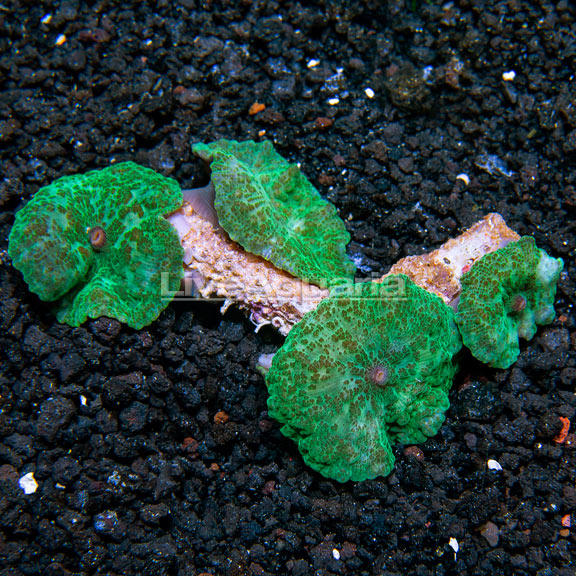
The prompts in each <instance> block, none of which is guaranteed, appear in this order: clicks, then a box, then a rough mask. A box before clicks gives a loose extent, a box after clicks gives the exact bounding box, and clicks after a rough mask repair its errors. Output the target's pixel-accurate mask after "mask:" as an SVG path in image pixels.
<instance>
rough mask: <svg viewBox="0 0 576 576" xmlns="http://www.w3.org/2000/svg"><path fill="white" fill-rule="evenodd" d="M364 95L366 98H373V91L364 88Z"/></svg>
mask: <svg viewBox="0 0 576 576" xmlns="http://www.w3.org/2000/svg"><path fill="white" fill-rule="evenodd" d="M364 94H366V96H367V97H368V98H374V90H372V88H365V89H364Z"/></svg>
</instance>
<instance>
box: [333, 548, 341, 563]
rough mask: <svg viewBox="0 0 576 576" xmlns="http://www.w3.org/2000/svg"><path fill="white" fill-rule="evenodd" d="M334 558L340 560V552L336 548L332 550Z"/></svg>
mask: <svg viewBox="0 0 576 576" xmlns="http://www.w3.org/2000/svg"><path fill="white" fill-rule="evenodd" d="M332 556H333V557H334V559H335V560H340V551H339V550H337V549H336V548H334V549H333V550H332Z"/></svg>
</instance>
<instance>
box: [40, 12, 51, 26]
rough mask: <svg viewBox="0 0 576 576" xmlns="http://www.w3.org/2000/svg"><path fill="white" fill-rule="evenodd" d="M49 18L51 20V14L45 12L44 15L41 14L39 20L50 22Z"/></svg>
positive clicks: (43, 22) (45, 22) (44, 22)
mask: <svg viewBox="0 0 576 576" xmlns="http://www.w3.org/2000/svg"><path fill="white" fill-rule="evenodd" d="M51 20H52V14H46V16H43V17H42V18H41V19H40V22H42V24H50V21H51Z"/></svg>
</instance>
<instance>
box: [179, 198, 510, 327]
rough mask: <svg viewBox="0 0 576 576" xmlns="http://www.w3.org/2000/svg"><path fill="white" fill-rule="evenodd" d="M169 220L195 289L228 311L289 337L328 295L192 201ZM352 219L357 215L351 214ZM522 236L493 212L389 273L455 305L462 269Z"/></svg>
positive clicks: (395, 266)
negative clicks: (246, 245)
mask: <svg viewBox="0 0 576 576" xmlns="http://www.w3.org/2000/svg"><path fill="white" fill-rule="evenodd" d="M168 219H169V220H170V222H171V223H172V224H173V225H174V227H175V228H176V230H177V232H178V234H179V236H180V241H181V242H182V246H183V248H184V266H185V271H186V275H187V276H188V278H189V281H190V282H193V283H194V285H195V288H194V290H195V292H196V293H197V294H198V295H199V296H200V297H202V298H214V297H216V298H218V299H221V300H222V301H223V302H224V304H223V310H222V311H225V310H226V309H227V308H228V307H229V306H230V305H231V304H236V305H237V306H239V307H240V308H241V309H243V310H245V311H247V312H248V314H249V315H250V319H251V320H252V322H253V323H254V324H255V325H256V328H257V329H259V328H260V327H262V326H265V325H267V324H271V325H272V327H274V328H276V329H277V330H278V331H279V332H280V333H281V334H282V335H284V336H285V335H287V334H288V332H289V331H290V329H291V328H292V326H294V325H295V324H296V323H298V322H299V321H300V320H301V319H302V317H303V316H304V314H306V312H309V311H311V310H314V309H315V308H316V306H317V305H318V304H319V303H320V301H321V300H323V299H324V298H326V297H327V296H328V290H326V289H323V288H319V287H318V286H314V285H312V284H308V283H306V282H304V281H302V280H299V279H298V278H295V277H294V276H292V275H291V274H289V273H287V272H284V271H282V270H279V269H278V268H276V267H275V266H274V265H273V264H272V263H271V262H268V261H266V260H264V259H263V258H261V257H259V256H256V255H254V254H250V253H248V252H246V251H245V250H244V249H243V248H242V247H241V246H239V245H238V244H236V243H235V242H232V241H231V240H230V238H229V237H228V235H227V234H226V233H225V232H224V231H223V230H222V229H220V228H218V227H214V226H213V225H212V224H211V223H210V222H208V221H207V220H205V219H204V218H202V217H201V216H200V215H198V214H197V213H196V212H194V209H193V208H192V207H191V206H190V205H189V204H185V205H184V206H183V207H182V208H181V209H180V210H178V211H176V212H174V213H173V214H171V215H170V216H169V217H168ZM348 219H349V220H351V219H352V215H351V214H350V215H349V217H348ZM518 238H519V236H518V234H516V232H514V231H513V230H511V229H510V228H509V227H508V226H506V223H505V222H504V220H503V219H502V217H501V216H500V215H499V214H488V215H487V216H485V217H484V218H483V219H482V220H480V222H477V223H476V224H474V225H473V226H472V227H471V228H470V229H468V230H467V231H466V232H464V233H463V234H461V235H460V236H458V237H456V238H453V239H451V240H448V241H447V242H446V243H444V244H443V245H442V246H440V248H438V249H437V250H434V251H433V252H430V253H428V254H423V255H420V256H408V257H406V258H403V259H402V260H400V261H399V262H397V263H396V264H395V265H394V266H393V267H392V268H391V270H390V272H389V273H398V274H399V273H402V274H407V275H408V276H409V277H410V278H411V279H412V280H413V281H414V282H415V283H416V284H418V286H420V287H422V288H424V289H425V290H428V291H430V292H432V293H434V294H438V295H439V296H440V297H441V298H442V299H443V300H444V302H446V303H447V304H452V305H454V304H455V303H456V302H457V299H458V296H459V294H460V289H461V288H460V277H461V276H462V274H463V273H464V272H466V271H467V270H468V269H469V268H470V266H471V265H472V264H473V263H474V262H475V261H476V260H477V259H478V258H480V257H482V256H483V255H484V254H488V253H489V252H493V251H494V250H497V249H498V248H501V247H502V246H505V245H506V244H507V243H508V242H511V241H514V240H517V239H518ZM357 264H358V262H357ZM184 294H186V291H185V293H184Z"/></svg>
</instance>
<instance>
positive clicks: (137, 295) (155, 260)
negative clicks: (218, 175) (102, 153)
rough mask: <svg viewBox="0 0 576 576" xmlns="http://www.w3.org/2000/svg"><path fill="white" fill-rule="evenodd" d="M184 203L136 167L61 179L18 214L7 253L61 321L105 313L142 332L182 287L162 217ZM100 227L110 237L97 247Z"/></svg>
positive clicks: (167, 183)
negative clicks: (95, 237)
mask: <svg viewBox="0 0 576 576" xmlns="http://www.w3.org/2000/svg"><path fill="white" fill-rule="evenodd" d="M181 204H182V193H181V191H180V187H179V185H178V183H177V182H176V181H175V180H172V179H170V178H166V177H164V176H162V175H160V174H157V173H156V172H154V171H153V170H150V169H148V168H143V167H141V166H138V165H137V164H134V163H133V162H124V163H120V164H115V165H113V166H110V167H109V168H104V169H102V170H95V171H92V172H88V173H87V174H81V175H74V176H64V177H62V178H59V179H58V180H56V181H55V182H53V183H52V184H50V185H49V186H46V187H44V188H41V189H40V190H39V191H38V192H37V194H36V195H35V196H34V198H33V199H32V200H31V201H30V202H29V203H28V204H27V205H26V206H25V207H24V208H23V209H22V210H20V212H18V213H17V214H16V221H15V223H14V226H13V228H12V231H11V233H10V238H9V241H10V245H9V249H8V251H9V254H10V256H11V257H12V261H13V264H14V266H15V267H16V268H17V269H18V270H20V271H21V272H22V275H23V276H24V280H25V281H26V282H27V284H28V286H29V287H30V290H31V291H32V292H35V293H36V294H38V296H39V297H40V298H41V299H42V300H47V301H54V302H55V311H56V315H57V317H58V320H59V321H60V322H65V323H67V324H70V325H72V326H78V325H80V324H81V323H82V322H84V321H85V320H86V319H87V318H88V317H90V318H98V317H100V316H107V317H110V318H116V319H118V320H120V321H121V322H124V323H126V324H128V325H129V326H132V327H134V328H142V327H143V326H145V325H147V324H149V323H150V322H152V321H153V320H155V319H156V318H157V317H158V315H159V314H160V312H161V311H162V310H163V309H164V308H165V307H166V306H167V304H168V303H169V301H170V296H169V294H170V292H171V291H174V290H178V289H179V286H180V280H181V278H182V276H183V271H182V257H183V250H182V247H181V245H180V241H179V238H178V234H177V233H176V231H175V229H174V228H173V227H172V225H171V224H170V223H169V222H168V221H167V220H165V219H164V218H163V217H162V216H163V215H164V214H168V213H170V212H173V211H174V210H176V209H178V208H179V207H180V206H181ZM98 227H100V228H101V229H102V230H103V232H104V234H105V238H106V240H105V243H104V245H103V246H102V247H101V249H94V247H93V245H92V244H91V242H90V231H91V230H94V229H95V228H98ZM163 274H164V283H163V282H162V276H163Z"/></svg>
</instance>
